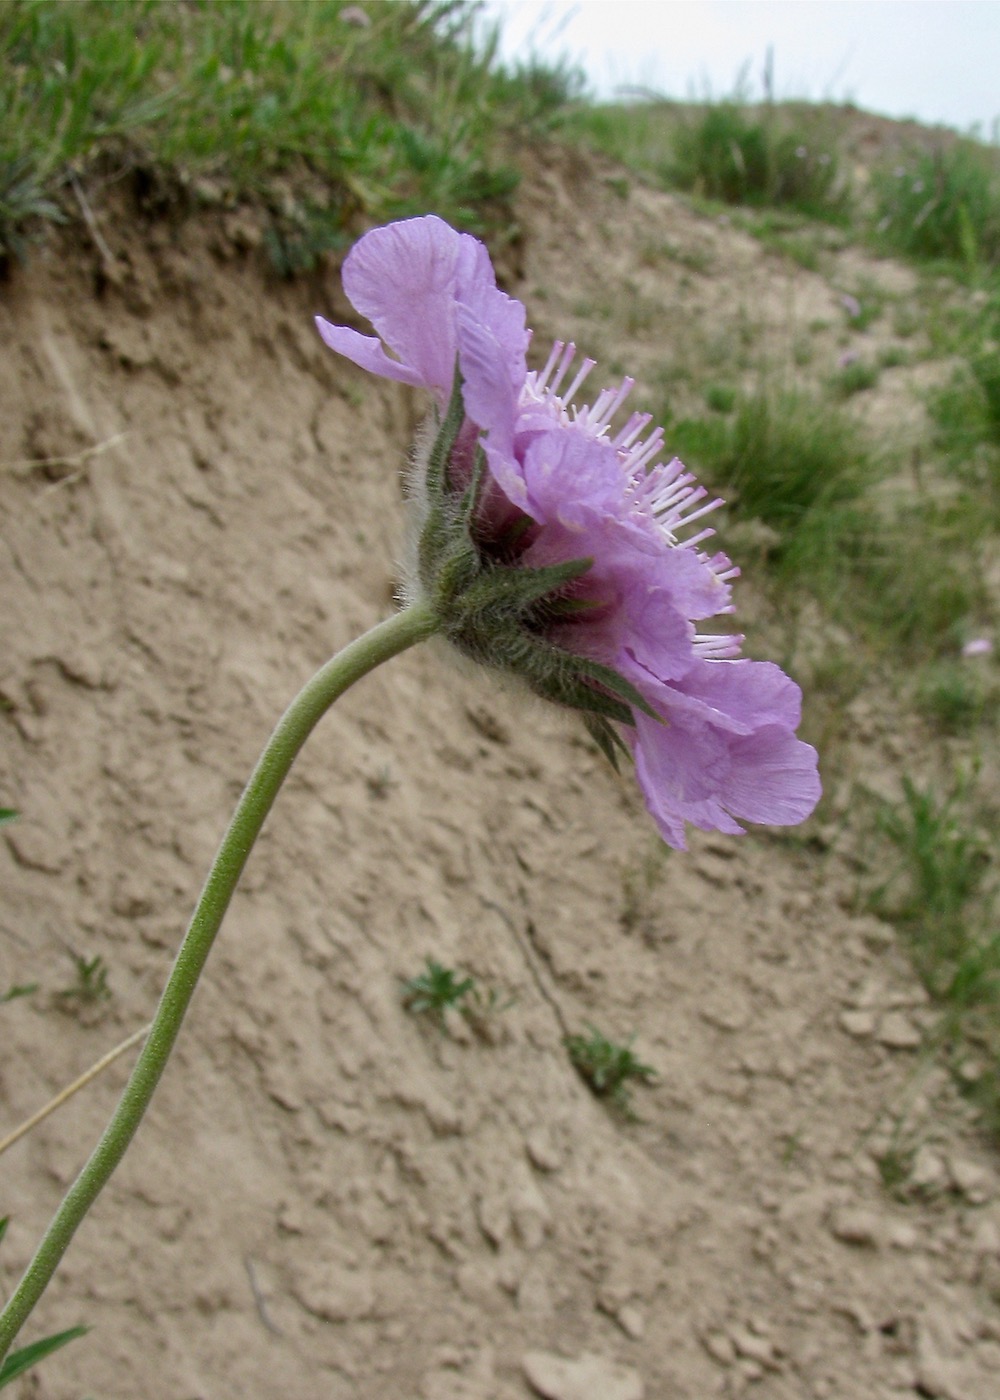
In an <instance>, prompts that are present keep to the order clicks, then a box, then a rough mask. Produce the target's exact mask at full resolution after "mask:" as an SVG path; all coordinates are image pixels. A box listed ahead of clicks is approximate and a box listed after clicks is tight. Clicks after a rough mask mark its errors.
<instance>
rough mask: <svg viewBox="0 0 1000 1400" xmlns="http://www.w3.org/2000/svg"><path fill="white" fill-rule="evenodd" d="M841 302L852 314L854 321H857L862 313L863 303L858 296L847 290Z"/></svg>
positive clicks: (849, 314)
mask: <svg viewBox="0 0 1000 1400" xmlns="http://www.w3.org/2000/svg"><path fill="white" fill-rule="evenodd" d="M840 304H841V306H842V307H843V308H844V310H845V311H846V312H847V314H848V316H850V318H851V320H852V321H856V320H857V319H858V317H859V316H860V315H861V303H860V301H858V299H857V297H852V296H851V294H850V292H845V293H844V295H843V296H842V297H841V298H840Z"/></svg>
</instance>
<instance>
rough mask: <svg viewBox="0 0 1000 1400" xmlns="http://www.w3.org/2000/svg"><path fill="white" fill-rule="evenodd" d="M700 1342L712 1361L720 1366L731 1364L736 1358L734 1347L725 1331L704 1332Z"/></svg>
mask: <svg viewBox="0 0 1000 1400" xmlns="http://www.w3.org/2000/svg"><path fill="white" fill-rule="evenodd" d="M701 1344H702V1346H703V1347H704V1348H705V1350H706V1351H707V1352H708V1354H709V1356H710V1357H711V1358H712V1360H713V1361H717V1362H718V1363H719V1365H720V1366H731V1365H732V1364H733V1362H734V1361H735V1360H736V1348H735V1346H734V1345H733V1342H732V1340H731V1338H729V1337H727V1336H726V1334H725V1332H706V1333H705V1334H704V1335H703V1337H702V1339H701Z"/></svg>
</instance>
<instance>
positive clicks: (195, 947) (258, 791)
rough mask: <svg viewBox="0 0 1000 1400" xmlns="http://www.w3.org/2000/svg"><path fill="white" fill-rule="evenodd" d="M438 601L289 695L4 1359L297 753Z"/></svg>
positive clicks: (123, 1130)
mask: <svg viewBox="0 0 1000 1400" xmlns="http://www.w3.org/2000/svg"><path fill="white" fill-rule="evenodd" d="M437 625H438V624H437V620H436V618H435V616H434V613H433V612H432V610H431V609H430V608H429V607H427V606H426V605H425V604H422V603H414V604H412V605H411V606H410V607H408V608H405V609H403V611H402V612H398V613H396V614H394V615H393V616H392V617H390V618H387V619H386V621H385V622H380V623H379V624H378V625H377V626H375V627H373V628H372V629H371V631H369V632H366V633H365V634H364V636H363V637H359V638H358V639H357V641H354V642H351V644H350V645H349V646H346V647H345V648H344V649H343V651H341V652H339V653H338V654H337V655H336V656H334V657H333V658H332V659H331V660H330V661H328V662H327V663H326V665H325V666H323V667H322V669H321V670H319V671H317V673H316V674H315V675H314V676H313V678H312V680H310V681H309V682H308V683H307V684H306V685H305V686H304V688H303V689H302V690H301V691H300V692H299V694H298V695H297V696H296V698H295V699H294V700H293V701H292V703H291V704H290V705H289V707H288V709H287V710H286V711H285V713H284V715H283V716H282V718H281V720H280V721H279V722H278V726H277V728H276V729H275V731H274V733H273V734H272V735H271V737H270V739H269V740H268V743H267V746H266V747H265V749H264V752H263V753H262V754H261V756H260V759H259V760H258V762H257V766H256V768H255V769H254V771H253V773H252V775H251V777H250V781H249V782H248V783H247V785H246V788H245V789H244V791H243V796H242V797H241V798H240V801H239V805H238V806H237V808H236V811H235V812H234V813H233V819H232V821H231V822H230V823H229V828H228V830H227V831H226V834H225V836H224V837H223V838H222V844H221V845H220V847H219V850H218V854H217V855H216V857H215V861H214V862H213V865H212V868H211V870H210V871H209V874H208V879H207V880H206V881H205V887H204V889H203V890H202V892H201V898H200V899H199V900H198V904H197V907H196V908H195V911H194V915H193V916H192V919H191V923H190V925H189V927H188V931H187V933H186V935H185V937H184V941H183V943H182V944H181V947H180V951H179V952H178V954H177V958H176V961H175V962H174V966H173V970H172V972H171V974H170V978H169V980H168V982H167V985H166V987H165V988H164V991H163V996H162V997H161V999H160V1005H159V1008H158V1010H157V1013H156V1016H155V1018H154V1020H153V1023H152V1026H151V1028H150V1032H149V1036H148V1038H147V1040H146V1044H145V1046H144V1047H143V1050H142V1053H141V1054H140V1056H139V1059H138V1061H137V1062H136V1066H135V1068H134V1070H133V1071H132V1074H131V1077H130V1078H129V1081H128V1083H127V1084H126V1086H125V1090H124V1092H123V1094H122V1097H121V1100H120V1101H119V1104H118V1107H117V1108H116V1109H115V1112H114V1115H113V1116H112V1118H111V1121H110V1122H109V1124H108V1126H107V1128H106V1129H105V1130H104V1134H103V1136H102V1138H101V1140H100V1142H99V1143H98V1144H97V1146H96V1148H95V1149H94V1151H93V1153H92V1154H91V1157H90V1160H89V1161H88V1162H87V1164H86V1166H85V1167H84V1168H83V1170H82V1171H81V1172H80V1175H79V1176H78V1177H77V1179H76V1181H75V1182H74V1183H73V1185H72V1186H71V1187H70V1189H69V1191H68V1192H67V1194H66V1196H65V1198H64V1200H63V1202H62V1204H61V1205H60V1207H59V1209H58V1210H57V1212H56V1214H55V1216H54V1217H53V1219H52V1223H51V1224H50V1225H49V1228H48V1230H47V1231H46V1233H45V1236H44V1238H43V1239H42V1242H41V1244H40V1245H39V1246H38V1249H37V1251H36V1253H35V1257H34V1258H33V1259H32V1261H31V1263H30V1264H29V1265H28V1268H27V1270H26V1272H25V1274H24V1277H23V1278H22V1280H21V1282H20V1283H19V1284H18V1286H17V1289H16V1290H15V1292H14V1293H13V1295H12V1297H11V1299H10V1302H9V1303H8V1304H7V1306H6V1308H4V1310H3V1313H2V1314H0V1361H2V1360H3V1358H4V1356H5V1355H6V1354H7V1351H8V1350H9V1348H10V1345H11V1343H12V1342H13V1340H14V1338H15V1337H16V1336H17V1334H18V1332H19V1331H20V1330H21V1327H22V1326H23V1324H24V1322H25V1320H26V1319H27V1317H28V1315H29V1314H30V1313H31V1310H32V1308H34V1306H35V1304H36V1303H37V1302H38V1300H39V1298H40V1297H41V1296H42V1294H43V1292H44V1291H45V1289H46V1287H47V1286H48V1284H49V1281H50V1279H51V1278H52V1275H53V1274H54V1273H55V1271H56V1268H57V1266H58V1264H59V1261H60V1259H61V1258H62V1256H63V1254H64V1252H65V1250H66V1248H67V1246H68V1245H69V1242H70V1240H71V1239H72V1238H73V1235H74V1233H75V1232H76V1228H77V1226H78V1225H79V1224H80V1222H81V1221H82V1219H83V1217H84V1216H85V1215H86V1213H87V1211H88V1210H89V1209H90V1207H91V1206H92V1205H93V1203H94V1201H95V1200H96V1198H97V1196H98V1194H99V1193H100V1191H101V1190H102V1188H103V1187H104V1186H105V1184H106V1183H107V1181H108V1179H109V1177H110V1176H111V1173H112V1172H113V1171H114V1169H115V1167H117V1165H118V1163H119V1162H120V1161H121V1159H122V1157H123V1156H124V1155H125V1150H126V1148H127V1147H128V1145H129V1143H130V1142H131V1141H132V1138H133V1136H134V1134H135V1131H136V1129H137V1128H138V1126H139V1123H140V1121H141V1119H142V1115H143V1114H144V1113H145V1111H146V1108H147V1106H148V1104H149V1101H150V1099H151V1098H152V1097H153V1091H154V1090H155V1088H156V1086H157V1083H158V1082H159V1079H160V1075H161V1074H162V1073H163V1070H164V1068H165V1066H166V1063H167V1060H168V1059H169V1057H170V1052H171V1050H172V1049H173V1046H174V1041H175V1040H176V1039H177V1033H178V1031H179V1030H180V1025H181V1021H182V1020H183V1019H184V1013H185V1012H186V1011H187V1008H188V1003H189V1002H190V1000H191V997H192V994H193V993H194V989H195V986H196V985H197V982H198V978H199V976H200V975H201V971H202V968H203V967H204V966H205V960H206V958H207V957H208V954H209V951H210V950H211V947H212V943H213V941H214V939H215V935H216V933H217V932H218V931H219V926H220V924H221V923H222V920H223V916H224V915H225V912H226V909H227V908H228V906H229V901H230V899H231V898H232V895H233V891H234V890H235V888H236V884H237V882H238V880H239V878H240V875H241V874H242V872H243V867H244V865H245V864H246V861H247V857H248V856H249V854H250V851H251V850H252V848H253V844H254V842H255V841H256V839H257V837H258V835H259V834H260V829H261V827H262V826H263V825H264V819H265V818H266V816H267V814H268V812H269V811H270V809H271V804H272V803H273V802H274V799H275V797H277V795H278V791H279V789H280V788H281V785H282V783H283V782H284V781H285V778H286V777H287V776H288V772H289V770H290V768H291V766H292V764H293V762H294V761H295V757H296V755H297V754H298V752H299V750H300V749H301V747H302V745H303V744H304V743H305V741H306V739H307V738H308V737H309V735H310V733H311V732H312V730H313V728H314V727H315V725H316V724H317V722H318V721H319V720H320V719H321V718H322V716H323V715H324V714H325V713H326V711H327V710H328V709H329V707H330V706H331V705H332V704H333V702H334V701H335V700H336V699H337V697H338V696H339V695H342V694H343V692H344V691H345V690H347V688H348V687H349V686H351V685H353V684H354V682H355V681H356V680H360V678H361V677H362V676H364V675H366V674H367V673H368V672H369V671H371V670H373V669H374V668H375V667H376V666H378V665H380V664H381V662H383V661H388V660H389V658H390V657H392V656H395V655H397V654H398V653H399V652H401V651H405V650H406V648H407V647H410V646H413V645H414V644H415V643H416V642H419V641H423V640H424V638H426V637H429V636H430V635H431V633H433V632H435V631H436V630H437Z"/></svg>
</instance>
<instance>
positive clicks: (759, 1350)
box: [729, 1327, 778, 1371]
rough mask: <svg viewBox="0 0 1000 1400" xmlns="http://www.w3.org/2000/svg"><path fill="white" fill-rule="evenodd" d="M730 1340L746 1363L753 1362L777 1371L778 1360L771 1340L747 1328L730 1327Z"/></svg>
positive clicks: (737, 1353)
mask: <svg viewBox="0 0 1000 1400" xmlns="http://www.w3.org/2000/svg"><path fill="white" fill-rule="evenodd" d="M729 1338H730V1341H731V1342H732V1344H733V1346H734V1347H735V1348H736V1355H737V1356H739V1357H742V1358H743V1360H744V1361H751V1362H753V1363H754V1364H755V1365H758V1366H763V1367H766V1369H767V1370H769V1371H774V1370H777V1368H778V1358H777V1356H776V1354H775V1350H774V1343H773V1342H772V1341H770V1339H769V1338H767V1337H761V1336H758V1335H757V1333H755V1332H752V1331H750V1329H749V1328H747V1327H730V1329H729Z"/></svg>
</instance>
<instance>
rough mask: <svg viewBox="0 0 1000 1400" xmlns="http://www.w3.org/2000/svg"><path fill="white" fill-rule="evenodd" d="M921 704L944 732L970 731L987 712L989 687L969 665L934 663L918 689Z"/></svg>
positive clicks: (918, 702)
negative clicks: (986, 689) (987, 688)
mask: <svg viewBox="0 0 1000 1400" xmlns="http://www.w3.org/2000/svg"><path fill="white" fill-rule="evenodd" d="M917 706H918V708H919V709H920V711H921V712H922V713H923V714H924V715H925V716H926V717H927V718H928V719H929V720H931V721H932V722H933V723H934V725H935V726H936V727H937V728H938V729H940V730H941V731H942V732H943V733H945V734H968V733H970V731H971V730H972V729H973V728H974V727H975V726H976V724H977V723H978V722H979V721H980V720H981V719H982V718H983V716H984V714H985V710H986V693H985V687H984V685H983V682H982V681H981V679H980V677H979V676H978V675H977V674H976V672H975V671H974V670H973V669H972V668H971V667H970V666H969V665H968V664H964V665H963V664H962V663H961V662H958V661H953V660H946V661H939V662H934V663H932V664H931V665H930V666H929V667H928V668H927V670H926V672H925V674H924V677H923V679H922V681H921V683H920V686H919V688H918V690H917Z"/></svg>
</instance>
